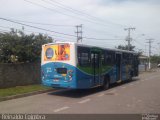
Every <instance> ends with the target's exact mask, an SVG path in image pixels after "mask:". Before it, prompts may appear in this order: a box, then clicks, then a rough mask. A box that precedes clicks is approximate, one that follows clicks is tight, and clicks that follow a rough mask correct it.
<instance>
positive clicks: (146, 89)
mask: <svg viewBox="0 0 160 120" xmlns="http://www.w3.org/2000/svg"><path fill="white" fill-rule="evenodd" d="M0 113H35V114H36V113H41V114H43V113H48V114H61V113H75V114H79V113H84V114H87V113H91V114H96V113H98V114H99V113H105V114H106V113H116V114H118V113H160V69H158V70H156V71H155V72H146V73H143V74H140V76H139V77H138V78H134V80H133V81H132V82H126V83H123V84H117V85H112V86H111V88H110V89H109V90H106V91H103V90H101V89H99V88H98V89H90V90H56V91H55V92H49V93H43V94H39V95H33V96H29V97H24V98H18V99H13V100H8V101H3V102H0Z"/></svg>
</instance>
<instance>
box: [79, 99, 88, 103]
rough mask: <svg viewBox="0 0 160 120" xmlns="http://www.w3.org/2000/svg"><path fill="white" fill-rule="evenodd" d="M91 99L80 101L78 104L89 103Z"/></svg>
mask: <svg viewBox="0 0 160 120" xmlns="http://www.w3.org/2000/svg"><path fill="white" fill-rule="evenodd" d="M90 100H91V99H85V100H82V101H79V102H78V103H81V104H82V103H86V102H88V101H90Z"/></svg>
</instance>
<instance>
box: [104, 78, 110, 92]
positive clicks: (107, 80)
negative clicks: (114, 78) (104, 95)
mask: <svg viewBox="0 0 160 120" xmlns="http://www.w3.org/2000/svg"><path fill="white" fill-rule="evenodd" d="M103 89H104V90H107V89H109V76H105V78H104V81H103Z"/></svg>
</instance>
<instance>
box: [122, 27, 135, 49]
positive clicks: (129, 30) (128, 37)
mask: <svg viewBox="0 0 160 120" xmlns="http://www.w3.org/2000/svg"><path fill="white" fill-rule="evenodd" d="M135 29H136V28H132V27H129V28H125V29H124V30H128V36H127V39H126V41H128V51H131V40H132V38H131V30H135Z"/></svg>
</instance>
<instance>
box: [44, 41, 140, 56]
mask: <svg viewBox="0 0 160 120" xmlns="http://www.w3.org/2000/svg"><path fill="white" fill-rule="evenodd" d="M65 43H66V44H74V45H77V46H84V47H90V48H92V47H96V48H101V49H105V50H110V51H115V52H125V53H133V54H138V53H137V52H134V51H127V50H120V49H116V48H115V49H112V48H107V47H99V46H94V45H86V44H83V43H76V42H59V41H58V42H54V43H48V44H44V45H43V46H46V45H55V44H65Z"/></svg>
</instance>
